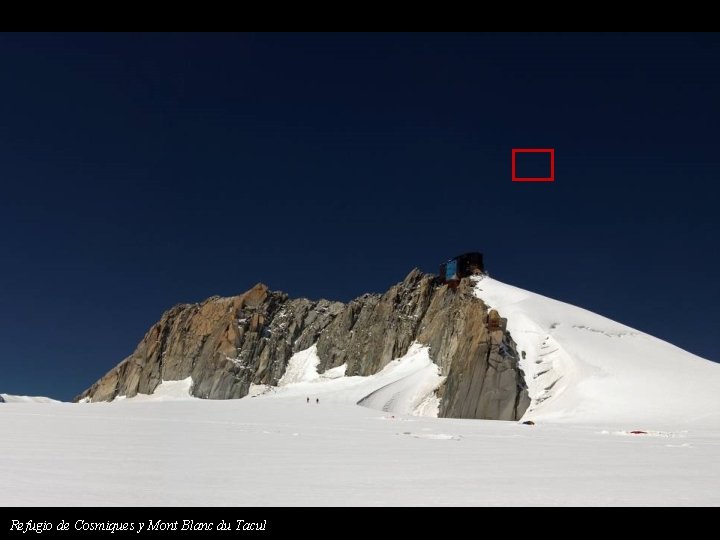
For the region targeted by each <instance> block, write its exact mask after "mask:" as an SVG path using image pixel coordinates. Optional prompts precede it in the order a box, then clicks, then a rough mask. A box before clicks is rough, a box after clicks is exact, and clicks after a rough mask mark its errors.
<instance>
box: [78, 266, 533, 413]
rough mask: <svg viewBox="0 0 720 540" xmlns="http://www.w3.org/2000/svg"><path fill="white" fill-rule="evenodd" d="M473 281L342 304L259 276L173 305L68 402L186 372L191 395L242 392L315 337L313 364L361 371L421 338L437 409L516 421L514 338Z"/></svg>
mask: <svg viewBox="0 0 720 540" xmlns="http://www.w3.org/2000/svg"><path fill="white" fill-rule="evenodd" d="M472 288H473V284H472V283H471V282H470V280H467V279H465V280H462V281H461V283H460V286H459V287H458V288H457V289H456V290H452V289H449V288H448V287H446V286H444V285H437V284H436V282H435V279H434V276H432V275H430V274H423V273H422V272H420V271H419V270H413V271H412V272H410V274H408V276H407V277H406V278H405V280H403V281H402V282H401V283H398V284H397V285H395V286H394V287H392V288H391V289H390V290H389V291H387V292H386V293H385V294H383V295H376V294H366V295H363V296H361V297H359V298H356V299H355V300H352V301H351V302H349V303H347V304H343V303H341V302H330V301H327V300H320V301H311V300H307V299H304V298H300V299H294V300H293V299H290V298H288V296H287V295H286V294H285V293H281V292H275V291H270V290H268V288H267V287H266V286H265V285H262V284H258V285H256V286H255V287H253V288H252V289H250V290H249V291H247V292H246V293H244V294H242V295H240V296H235V297H232V298H218V297H213V298H209V299H208V300H205V301H204V302H202V303H200V304H181V305H178V306H175V307H173V308H172V309H170V310H169V311H167V312H166V313H165V314H164V315H163V316H162V318H161V319H160V322H158V323H156V324H155V325H154V326H153V327H152V328H151V329H150V330H149V331H148V333H147V334H146V335H145V337H144V338H143V340H142V341H141V342H140V344H139V345H138V347H137V349H136V350H135V352H134V353H133V354H131V355H130V356H129V357H128V358H126V359H125V360H123V361H122V362H121V363H120V364H118V365H117V366H116V367H115V368H113V369H112V370H111V371H109V372H108V373H107V374H106V375H105V376H104V377H102V378H101V379H100V380H99V381H97V382H96V383H95V384H94V385H93V386H92V387H90V388H89V389H88V390H86V391H85V392H83V393H82V394H80V395H79V396H78V397H77V398H76V400H79V399H84V398H90V399H91V400H92V401H105V400H110V399H113V398H114V397H116V396H122V395H125V396H128V397H131V396H134V395H135V394H137V393H143V394H149V393H152V392H153V390H154V389H155V387H156V386H157V385H158V384H159V383H160V382H161V381H162V380H177V379H184V378H186V377H188V376H191V377H192V379H193V381H194V385H193V389H192V393H193V395H195V396H197V397H201V398H211V399H230V398H240V397H243V396H245V395H247V393H248V389H249V387H250V385H251V384H269V385H275V384H277V382H278V380H279V379H280V378H281V377H282V375H283V373H284V371H285V367H286V366H287V362H288V360H289V359H290V357H291V356H292V355H293V354H294V353H296V352H298V351H302V350H304V349H307V348H308V347H310V346H311V345H313V344H315V343H317V351H318V356H319V357H320V366H319V367H318V370H319V371H321V372H322V371H325V370H327V369H330V368H333V367H337V366H340V365H342V364H347V371H346V373H347V375H363V376H367V375H372V374H374V373H377V372H378V371H379V370H381V369H382V368H383V367H384V366H385V365H387V364H388V363H389V362H390V361H392V360H393V359H395V358H397V357H399V356H402V355H404V354H405V353H406V352H407V350H408V348H409V347H410V345H411V344H412V343H413V342H414V341H418V342H419V343H422V344H425V345H428V346H429V347H430V356H431V358H432V359H433V360H434V361H435V363H437V364H438V365H439V366H440V368H441V371H442V374H443V375H444V376H445V377H446V379H445V383H444V384H443V386H442V387H441V388H440V389H439V390H438V394H439V396H440V397H441V406H440V415H441V416H446V417H453V418H487V419H496V420H517V419H518V418H520V417H521V416H522V414H523V413H524V412H525V409H526V408H527V406H528V404H529V399H528V396H527V391H526V390H525V385H524V381H523V376H522V373H521V372H520V370H519V367H518V354H517V351H516V348H515V344H514V342H513V341H512V338H511V336H510V335H509V334H508V333H507V332H506V330H505V321H504V320H503V319H501V318H500V317H499V316H498V314H497V312H495V311H492V310H491V311H488V309H487V307H486V306H485V304H484V303H483V302H482V301H481V300H479V299H477V298H475V296H474V295H473V294H472Z"/></svg>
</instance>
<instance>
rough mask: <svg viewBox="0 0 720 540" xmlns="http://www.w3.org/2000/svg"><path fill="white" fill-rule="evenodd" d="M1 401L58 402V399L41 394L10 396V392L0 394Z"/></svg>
mask: <svg viewBox="0 0 720 540" xmlns="http://www.w3.org/2000/svg"><path fill="white" fill-rule="evenodd" d="M0 397H2V401H4V402H5V403H60V402H59V401H57V400H55V399H52V398H49V397H43V396H12V395H10V394H0Z"/></svg>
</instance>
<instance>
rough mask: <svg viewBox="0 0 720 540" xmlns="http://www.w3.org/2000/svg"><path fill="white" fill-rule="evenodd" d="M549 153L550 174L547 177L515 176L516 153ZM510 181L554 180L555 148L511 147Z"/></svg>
mask: <svg viewBox="0 0 720 540" xmlns="http://www.w3.org/2000/svg"><path fill="white" fill-rule="evenodd" d="M522 153H528V154H538V153H547V154H550V176H548V177H547V178H530V177H526V178H522V177H521V178H518V177H517V176H515V156H516V154H522ZM512 181H513V182H554V181H555V149H554V148H513V149H512Z"/></svg>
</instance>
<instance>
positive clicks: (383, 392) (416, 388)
mask: <svg viewBox="0 0 720 540" xmlns="http://www.w3.org/2000/svg"><path fill="white" fill-rule="evenodd" d="M319 363H320V359H319V358H318V356H317V349H316V347H315V346H314V345H313V346H312V347H310V348H309V349H306V350H304V351H300V352H298V353H295V354H294V355H293V356H292V358H290V361H289V363H288V366H287V369H286V371H285V375H284V376H283V377H282V379H280V382H279V384H278V386H277V387H271V386H266V387H265V388H264V391H263V392H260V393H256V395H257V396H258V397H260V396H262V397H273V398H278V397H293V398H294V397H299V398H303V397H305V398H307V397H310V398H312V399H313V400H315V399H316V398H319V399H320V400H321V401H322V402H323V403H335V404H344V405H354V404H358V405H362V406H364V407H368V408H371V409H377V410H382V411H385V412H388V413H393V414H407V415H416V416H437V415H438V405H439V402H438V399H437V397H436V396H435V390H436V389H437V387H438V386H439V385H440V384H441V383H442V381H443V378H442V377H441V376H440V375H439V368H438V366H437V365H436V364H434V363H433V361H432V360H431V359H430V355H429V350H428V348H427V347H423V346H422V345H419V344H417V343H416V344H414V345H412V346H411V347H410V349H409V350H408V352H407V354H405V355H404V356H402V357H400V358H397V359H395V360H393V361H392V362H390V363H389V364H388V365H387V366H385V367H384V368H383V369H382V371H380V372H379V373H376V374H375V375H370V376H367V377H359V376H354V377H346V376H345V366H344V365H343V366H339V367H337V368H334V369H331V370H328V371H326V372H325V373H322V374H318V372H317V366H318V364H319Z"/></svg>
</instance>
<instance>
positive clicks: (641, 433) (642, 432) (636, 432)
mask: <svg viewBox="0 0 720 540" xmlns="http://www.w3.org/2000/svg"><path fill="white" fill-rule="evenodd" d="M630 434H631V435H647V431H639V430H635V431H631V432H630Z"/></svg>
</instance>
